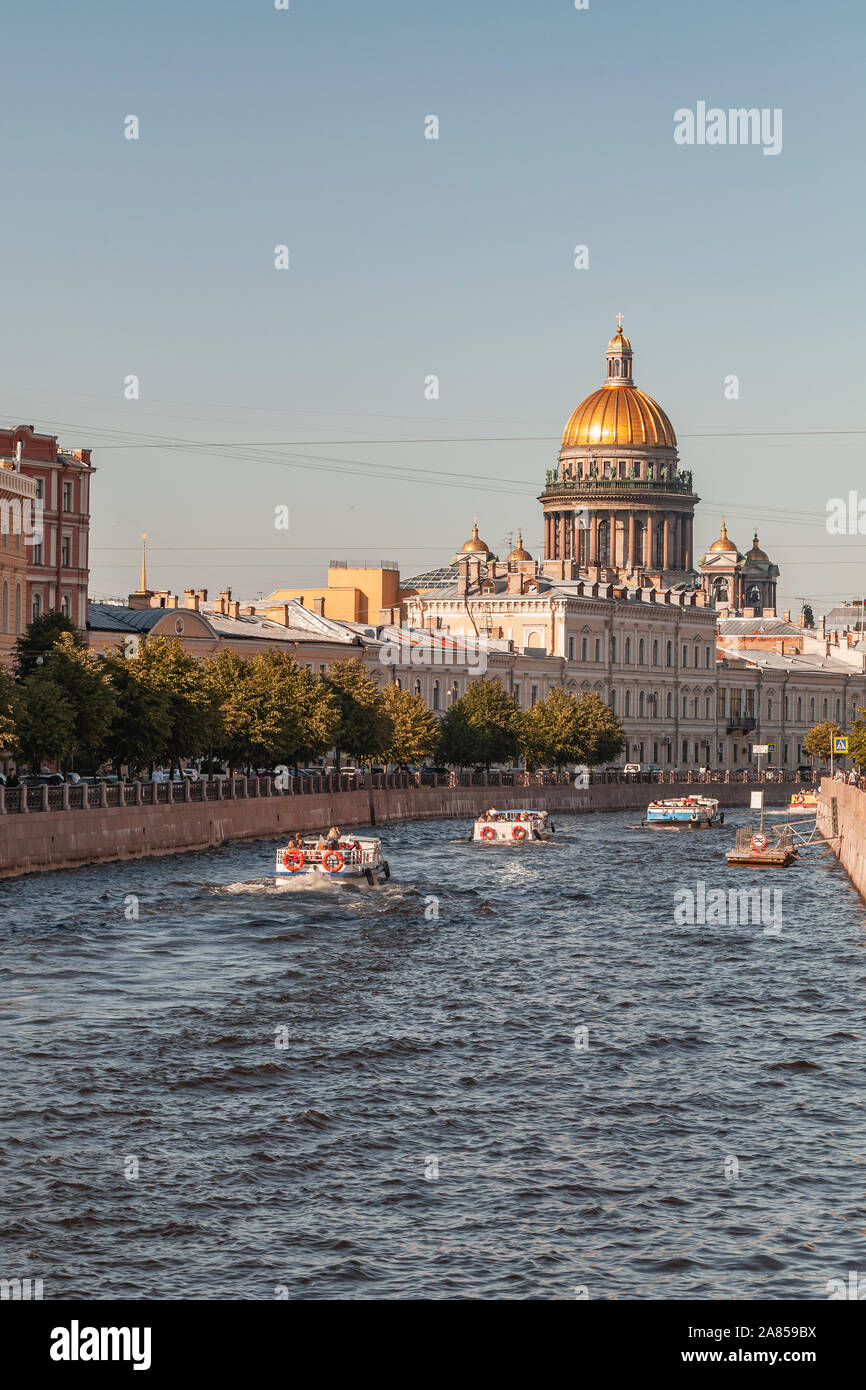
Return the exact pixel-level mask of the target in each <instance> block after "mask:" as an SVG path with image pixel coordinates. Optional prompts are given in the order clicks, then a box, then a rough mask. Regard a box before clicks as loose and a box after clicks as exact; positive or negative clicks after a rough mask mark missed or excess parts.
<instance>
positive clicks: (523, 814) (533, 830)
mask: <svg viewBox="0 0 866 1390" xmlns="http://www.w3.org/2000/svg"><path fill="white" fill-rule="evenodd" d="M555 829H556V827H555V826H554V825H553V823H552V822H551V821H550V820H548V816H547V812H546V811H528V810H523V809H516V810H513V811H497V810H495V809H494V808H492V807H491V809H490V810H489V811H485V812H484V813H483V814H482V815H480V816H479V817H478V819H477V820H476V822H475V825H474V827H473V831H472V839H473V840H480V841H483V842H486V843H488V844H495V843H497V842H499V843H503V842H505V843H507V844H510V845H519V844H523V843H524V842H525V841H527V840H549V839H550V837H551V835H552V834H553V833H554V831H555Z"/></svg>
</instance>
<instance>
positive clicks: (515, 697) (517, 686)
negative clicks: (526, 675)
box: [514, 685, 520, 705]
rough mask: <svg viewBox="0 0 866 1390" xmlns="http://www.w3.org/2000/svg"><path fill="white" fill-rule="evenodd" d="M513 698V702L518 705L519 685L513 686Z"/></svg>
mask: <svg viewBox="0 0 866 1390" xmlns="http://www.w3.org/2000/svg"><path fill="white" fill-rule="evenodd" d="M514 700H515V703H516V704H518V705H519V704H520V686H519V685H515V687H514Z"/></svg>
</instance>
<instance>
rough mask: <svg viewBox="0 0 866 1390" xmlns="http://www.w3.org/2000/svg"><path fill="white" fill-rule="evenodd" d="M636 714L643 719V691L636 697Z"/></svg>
mask: <svg viewBox="0 0 866 1390" xmlns="http://www.w3.org/2000/svg"><path fill="white" fill-rule="evenodd" d="M637 712H638V716H639V717H640V718H641V719H643V716H644V698H643V691H641V692H640V694H639V695H638V697H637Z"/></svg>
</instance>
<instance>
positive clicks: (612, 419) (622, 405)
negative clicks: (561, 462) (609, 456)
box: [562, 381, 677, 449]
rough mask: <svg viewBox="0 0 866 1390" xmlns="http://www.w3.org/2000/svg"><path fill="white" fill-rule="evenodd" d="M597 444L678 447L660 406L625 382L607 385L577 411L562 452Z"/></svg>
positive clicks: (564, 436)
mask: <svg viewBox="0 0 866 1390" xmlns="http://www.w3.org/2000/svg"><path fill="white" fill-rule="evenodd" d="M598 444H628V445H648V446H650V447H652V446H662V447H664V448H667V449H675V448H676V447H677V437H676V435H675V434H674V427H673V425H672V424H671V422H670V420H669V419H668V417H667V416H666V415H665V413H664V411H663V410H662V408H661V406H660V405H657V404H656V402H655V401H654V400H653V398H652V396H648V395H647V394H646V392H645V391H639V390H638V389H637V387H636V386H632V385H631V384H630V383H629V382H625V381H608V382H605V384H604V386H602V387H601V388H600V389H599V390H598V391H593V393H592V395H591V396H587V398H586V400H585V401H581V403H580V405H579V406H578V407H577V409H576V410H575V411H574V413H573V414H572V416H571V419H570V420H569V422H568V424H567V425H566V427H565V433H564V434H563V436H562V447H563V449H573V448H592V447H593V446H595V445H598Z"/></svg>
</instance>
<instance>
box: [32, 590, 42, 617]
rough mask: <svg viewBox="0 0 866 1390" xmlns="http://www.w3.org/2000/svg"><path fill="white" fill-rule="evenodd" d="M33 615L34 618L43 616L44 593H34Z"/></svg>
mask: <svg viewBox="0 0 866 1390" xmlns="http://www.w3.org/2000/svg"><path fill="white" fill-rule="evenodd" d="M33 617H34V618H41V617H42V595H41V594H34V595H33Z"/></svg>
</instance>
